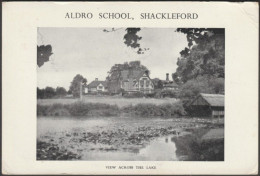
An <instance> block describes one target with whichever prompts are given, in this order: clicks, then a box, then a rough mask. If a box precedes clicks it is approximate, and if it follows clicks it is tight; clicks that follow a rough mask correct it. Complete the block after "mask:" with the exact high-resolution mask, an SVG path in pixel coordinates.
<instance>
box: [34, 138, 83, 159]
mask: <svg viewBox="0 0 260 176" xmlns="http://www.w3.org/2000/svg"><path fill="white" fill-rule="evenodd" d="M73 159H80V156H79V155H77V154H75V153H72V152H70V151H67V150H66V149H61V148H60V147H59V146H58V145H57V144H53V143H48V142H43V141H38V140H37V160H73Z"/></svg>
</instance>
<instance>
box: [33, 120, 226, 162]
mask: <svg viewBox="0 0 260 176" xmlns="http://www.w3.org/2000/svg"><path fill="white" fill-rule="evenodd" d="M209 122H212V123H209ZM209 124H210V125H211V126H212V125H213V126H214V125H215V124H216V122H215V121H209V120H206V121H205V120H194V119H162V118H130V117H97V118H77V117H57V118H53V117H39V118H38V119H37V159H39V160H42V159H45V160H53V159H54V160H55V159H61V160H99V161H105V160H114V161H178V160H200V159H201V158H200V157H201V155H200V156H197V155H196V156H195V155H193V154H194V152H196V153H199V152H198V151H193V150H192V148H190V147H192V145H191V146H190V144H189V143H191V142H192V143H194V141H192V140H193V139H195V140H197V142H198V143H199V141H200V140H203V139H204V138H205V139H206V138H207V139H208V138H209V139H211V136H214V135H212V134H216V135H217V136H218V139H221V140H223V139H224V136H221V134H224V129H223V128H217V129H208V127H209ZM212 130H213V131H212ZM214 130H215V131H214ZM222 131H223V133H222ZM205 136H206V137H205ZM219 136H220V137H219ZM207 141H209V140H207ZM39 142H42V143H41V145H38V143H39ZM195 142H196V141H195ZM214 144H216V143H215V140H214ZM217 145H218V146H219V147H218V150H220V152H219V153H220V154H218V153H217V155H222V153H223V152H222V151H221V149H222V147H223V150H224V144H223V146H222V143H220V144H217ZM209 147H214V148H215V147H216V146H211V145H209ZM204 153H205V152H204ZM206 155H208V154H206ZM214 156H215V155H214V154H213V159H214ZM203 157H204V158H205V159H208V158H207V156H203ZM223 157H224V156H223ZM204 158H202V160H203V159H204ZM210 158H211V159H212V154H210ZM217 158H218V159H219V158H222V157H217Z"/></svg>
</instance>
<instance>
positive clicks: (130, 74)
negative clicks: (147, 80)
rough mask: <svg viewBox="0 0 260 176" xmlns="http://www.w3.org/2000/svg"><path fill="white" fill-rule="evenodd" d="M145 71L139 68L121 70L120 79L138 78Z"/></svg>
mask: <svg viewBox="0 0 260 176" xmlns="http://www.w3.org/2000/svg"><path fill="white" fill-rule="evenodd" d="M144 73H145V72H144V71H141V70H123V71H121V80H122V81H127V80H128V79H137V80H138V79H139V78H140V77H141V76H143V74H144Z"/></svg>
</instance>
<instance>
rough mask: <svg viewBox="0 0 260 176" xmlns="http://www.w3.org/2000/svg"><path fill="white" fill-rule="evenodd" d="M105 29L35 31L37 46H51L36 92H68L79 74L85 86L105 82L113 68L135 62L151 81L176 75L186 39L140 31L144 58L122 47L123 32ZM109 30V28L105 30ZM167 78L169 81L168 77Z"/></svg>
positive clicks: (162, 30) (168, 32) (163, 31)
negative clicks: (51, 53) (136, 61)
mask: <svg viewBox="0 0 260 176" xmlns="http://www.w3.org/2000/svg"><path fill="white" fill-rule="evenodd" d="M104 29H105V28H38V33H37V34H38V36H37V45H38V46H39V45H48V44H50V45H51V46H52V52H53V55H52V56H51V57H50V61H49V62H45V63H44V65H43V66H41V67H40V68H39V67H37V86H38V87H39V88H45V87H47V86H51V87H54V88H56V87H58V86H59V87H64V88H65V89H67V90H68V89H69V86H70V83H71V81H72V80H73V77H74V76H76V75H77V74H81V75H82V76H83V77H85V78H87V81H88V83H90V82H91V81H93V80H94V79H95V78H98V79H99V80H105V78H106V76H107V72H108V71H109V70H110V68H111V67H112V66H113V65H114V64H123V63H124V62H130V61H135V60H139V61H141V64H142V65H144V66H146V67H147V68H148V69H149V70H150V72H151V74H150V77H151V78H160V79H165V77H166V76H165V75H166V73H169V74H170V75H171V74H172V73H174V72H175V71H176V68H177V65H176V63H177V58H178V57H180V54H179V53H180V51H181V50H183V49H184V48H185V47H186V46H187V39H186V36H185V35H184V34H182V33H178V32H175V29H173V28H141V31H139V32H138V33H137V34H138V35H139V36H141V37H142V40H140V42H139V43H140V45H141V47H142V48H149V50H147V51H145V53H144V54H137V53H136V50H134V49H132V48H130V47H127V46H126V45H125V44H124V40H123V37H124V35H125V33H126V31H125V28H119V29H117V30H116V31H115V32H103V30H104ZM106 29H108V30H110V28H106ZM170 78H171V77H170Z"/></svg>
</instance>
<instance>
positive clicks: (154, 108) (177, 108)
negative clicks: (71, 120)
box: [37, 102, 186, 117]
mask: <svg viewBox="0 0 260 176" xmlns="http://www.w3.org/2000/svg"><path fill="white" fill-rule="evenodd" d="M122 113H126V114H129V115H132V116H141V117H158V116H161V117H180V116H184V115H186V112H185V110H184V108H183V106H182V103H181V102H176V103H172V104H170V103H168V104H162V105H155V104H149V103H148V104H147V103H146V104H143V103H141V104H137V105H135V106H133V105H130V106H126V107H123V108H121V109H119V108H118V106H117V105H109V104H102V103H82V102H76V103H72V104H53V105H37V115H38V116H117V115H119V114H122Z"/></svg>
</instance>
